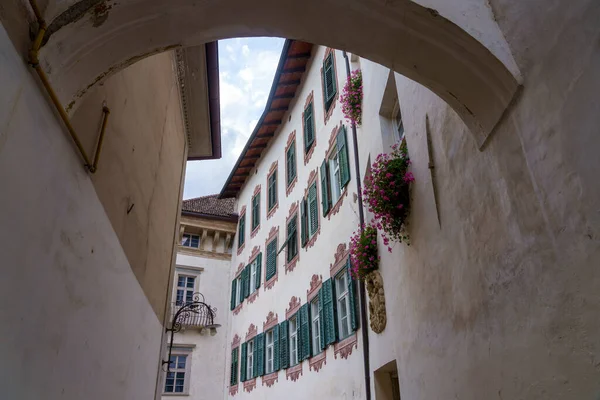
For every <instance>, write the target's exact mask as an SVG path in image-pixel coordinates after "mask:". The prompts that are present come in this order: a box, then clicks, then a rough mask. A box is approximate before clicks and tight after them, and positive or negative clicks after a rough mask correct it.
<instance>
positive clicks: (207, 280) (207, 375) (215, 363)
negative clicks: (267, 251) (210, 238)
mask: <svg viewBox="0 0 600 400" xmlns="http://www.w3.org/2000/svg"><path fill="white" fill-rule="evenodd" d="M230 264H231V262H230V261H229V260H216V259H213V258H208V257H200V256H192V255H186V254H181V253H178V254H177V262H176V267H177V268H178V270H176V271H175V280H177V273H178V271H179V268H185V267H192V268H195V269H200V268H201V269H202V271H201V272H199V275H198V278H197V279H198V283H197V289H198V291H199V292H200V293H202V294H203V295H204V298H205V300H206V303H207V304H209V305H211V306H212V307H216V309H217V315H216V318H215V323H216V324H221V325H222V326H221V327H220V328H218V329H217V334H216V335H215V336H210V335H209V334H208V333H206V334H203V335H201V334H200V332H199V331H198V330H194V329H187V330H184V331H182V332H180V333H177V334H176V335H175V338H174V343H175V344H185V345H194V346H195V347H194V349H193V351H192V356H191V370H190V376H189V377H188V379H189V396H187V397H186V398H188V399H190V400H216V399H222V398H223V396H224V392H225V390H226V389H225V388H226V383H225V381H226V379H229V376H227V377H226V371H228V368H226V365H225V357H226V356H225V353H226V352H227V351H229V347H228V346H227V339H228V334H227V331H228V322H227V319H228V314H229V313H230V311H229V290H227V289H225V288H227V287H228V285H230V284H231V283H230V282H229V266H230ZM173 286H174V289H173V290H174V292H173V301H174V299H175V290H176V286H177V282H176V281H175V283H174V285H173ZM161 388H164V381H163V382H162V385H161ZM163 399H173V395H169V396H163Z"/></svg>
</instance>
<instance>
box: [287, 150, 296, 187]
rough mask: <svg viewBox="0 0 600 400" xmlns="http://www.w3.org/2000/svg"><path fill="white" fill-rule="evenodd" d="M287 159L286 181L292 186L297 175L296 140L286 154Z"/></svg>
mask: <svg viewBox="0 0 600 400" xmlns="http://www.w3.org/2000/svg"><path fill="white" fill-rule="evenodd" d="M285 159H286V166H287V168H286V181H287V185H288V186H290V185H291V184H292V181H293V180H294V178H295V177H296V140H294V141H293V142H292V144H290V147H289V148H288V149H287V152H286V154H285Z"/></svg>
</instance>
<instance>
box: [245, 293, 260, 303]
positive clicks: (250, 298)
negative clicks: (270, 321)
mask: <svg viewBox="0 0 600 400" xmlns="http://www.w3.org/2000/svg"><path fill="white" fill-rule="evenodd" d="M259 292H260V290H255V291H254V292H253V293H252V294H251V295H250V296H248V299H247V301H248V304H252V303H254V301H255V300H256V298H257V297H258V293H259Z"/></svg>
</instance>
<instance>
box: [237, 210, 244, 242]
mask: <svg viewBox="0 0 600 400" xmlns="http://www.w3.org/2000/svg"><path fill="white" fill-rule="evenodd" d="M245 231H246V214H244V215H242V218H240V223H239V226H238V248H240V247H242V245H243V244H244V239H245V238H244V233H245Z"/></svg>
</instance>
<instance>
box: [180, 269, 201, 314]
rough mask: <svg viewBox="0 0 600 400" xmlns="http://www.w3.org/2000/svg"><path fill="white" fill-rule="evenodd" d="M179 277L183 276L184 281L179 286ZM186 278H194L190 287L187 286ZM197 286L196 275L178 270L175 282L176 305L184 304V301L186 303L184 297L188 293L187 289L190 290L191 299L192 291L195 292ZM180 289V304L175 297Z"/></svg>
mask: <svg viewBox="0 0 600 400" xmlns="http://www.w3.org/2000/svg"><path fill="white" fill-rule="evenodd" d="M180 278H184V279H185V283H184V285H183V286H179V279H180ZM188 279H193V280H194V286H193V287H191V288H190V287H188V286H187V283H188ZM197 287H198V275H195V274H189V273H185V272H178V273H177V282H176V284H175V303H176V304H177V305H178V306H181V305H184V304H185V303H187V300H186V298H187V294H188V292H189V291H191V292H192V299H193V297H194V293H196V292H197V291H198V290H197ZM180 290H182V291H183V297H182V302H181V304H178V303H179V299H178V298H177V297H178V296H177V294H178V293H179V291H180Z"/></svg>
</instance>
